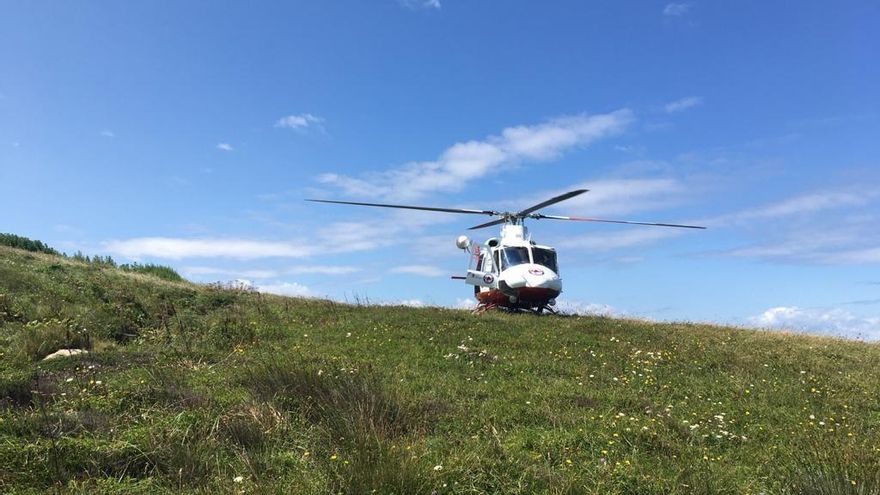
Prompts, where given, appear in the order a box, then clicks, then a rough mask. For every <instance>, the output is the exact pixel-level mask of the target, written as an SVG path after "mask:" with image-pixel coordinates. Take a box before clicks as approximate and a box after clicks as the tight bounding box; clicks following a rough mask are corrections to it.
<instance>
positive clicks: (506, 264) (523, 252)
mask: <svg viewBox="0 0 880 495" xmlns="http://www.w3.org/2000/svg"><path fill="white" fill-rule="evenodd" d="M523 263H529V250H528V248H524V247H508V248H504V249H502V250H501V269H502V270H506V269H508V268H510V267H512V266H516V265H521V264H523Z"/></svg>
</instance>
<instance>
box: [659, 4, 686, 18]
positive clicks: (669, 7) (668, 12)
mask: <svg viewBox="0 0 880 495" xmlns="http://www.w3.org/2000/svg"><path fill="white" fill-rule="evenodd" d="M690 10H691V4H689V3H667V4H666V6H665V7H663V15H665V16H669V17H681V16H683V15H685V14H687V13H688V12H689V11H690Z"/></svg>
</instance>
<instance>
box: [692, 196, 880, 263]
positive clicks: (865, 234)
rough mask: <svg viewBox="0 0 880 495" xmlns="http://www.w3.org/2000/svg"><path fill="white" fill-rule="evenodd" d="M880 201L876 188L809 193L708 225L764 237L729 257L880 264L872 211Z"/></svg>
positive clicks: (879, 241) (879, 244)
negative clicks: (871, 208)
mask: <svg viewBox="0 0 880 495" xmlns="http://www.w3.org/2000/svg"><path fill="white" fill-rule="evenodd" d="M878 197H880V191H874V190H870V189H861V190H856V189H849V190H838V191H825V192H820V193H811V194H804V195H800V196H795V197H792V198H789V199H786V200H783V201H779V202H776V203H772V204H769V205H766V206H764V207H759V208H750V209H746V210H742V211H739V212H734V213H730V214H727V215H721V216H718V217H715V218H712V219H707V220H706V223H707V224H708V225H709V226H712V227H715V226H718V227H748V228H750V229H752V230H754V231H755V232H756V233H757V235H759V236H760V240H759V241H758V242H756V243H755V244H752V245H745V246H742V247H738V248H734V249H730V250H728V251H726V252H725V253H723V254H727V255H730V256H737V257H753V258H761V259H764V260H767V261H779V262H788V263H792V262H794V263H811V264H831V265H840V264H871V263H880V233H878V231H877V229H876V228H874V226H875V225H876V223H877V221H878V217H877V215H876V214H875V213H871V212H869V211H866V206H867V205H870V204H871V203H872V201H875V200H876V198H878Z"/></svg>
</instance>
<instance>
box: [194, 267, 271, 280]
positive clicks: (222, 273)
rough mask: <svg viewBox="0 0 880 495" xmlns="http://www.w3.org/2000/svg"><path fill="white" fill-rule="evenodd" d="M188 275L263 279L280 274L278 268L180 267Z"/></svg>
mask: <svg viewBox="0 0 880 495" xmlns="http://www.w3.org/2000/svg"><path fill="white" fill-rule="evenodd" d="M180 271H181V272H183V274H184V275H186V276H187V277H192V276H202V277H203V276H218V277H229V278H232V279H257V280H263V279H268V278H275V277H277V276H278V272H277V271H276V270H229V269H225V268H217V267H212V266H185V267H183V268H181V269H180Z"/></svg>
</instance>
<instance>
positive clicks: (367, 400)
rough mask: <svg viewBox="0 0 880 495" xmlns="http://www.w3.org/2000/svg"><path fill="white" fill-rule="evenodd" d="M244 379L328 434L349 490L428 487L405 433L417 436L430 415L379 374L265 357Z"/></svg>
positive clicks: (324, 452) (330, 457)
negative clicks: (423, 412)
mask: <svg viewBox="0 0 880 495" xmlns="http://www.w3.org/2000/svg"><path fill="white" fill-rule="evenodd" d="M242 382H243V384H245V386H247V387H248V388H250V389H251V390H252V392H253V393H254V395H255V396H256V397H257V398H259V399H263V400H269V401H272V402H274V403H276V404H277V405H278V406H279V407H280V408H282V409H283V410H285V411H287V412H288V413H292V414H297V415H300V416H301V417H303V418H305V419H306V420H307V421H308V422H310V423H311V424H313V425H315V426H317V427H318V428H319V429H320V430H321V431H322V433H323V435H322V437H323V440H322V444H321V445H318V446H316V447H317V449H318V452H319V454H318V455H319V456H320V457H321V459H322V461H323V462H324V463H325V464H326V465H327V468H328V469H329V470H330V471H331V472H332V473H333V474H334V478H335V479H334V483H335V485H336V486H335V488H336V490H338V491H341V492H344V493H357V492H362V493H370V492H371V490H378V491H380V492H383V493H386V492H387V493H425V492H426V490H427V492H430V488H429V487H428V485H427V481H426V479H425V477H424V476H423V475H421V474H420V473H424V472H425V470H424V467H423V466H420V464H419V463H418V462H417V461H416V460H415V459H413V458H412V456H411V455H409V454H407V451H406V449H405V448H403V445H405V444H407V441H406V440H407V438H406V437H407V436H419V435H420V430H421V427H422V426H423V423H424V418H423V417H422V416H421V415H420V414H419V409H418V408H416V407H413V406H412V405H411V404H408V403H407V402H405V401H404V400H403V398H402V397H401V396H400V395H399V394H398V393H397V392H396V391H394V390H393V389H391V388H390V387H388V386H386V385H385V384H384V383H383V382H382V381H381V380H380V379H379V378H378V377H377V376H376V375H375V374H373V373H371V372H369V371H367V372H364V371H359V370H357V369H356V368H349V369H346V370H340V369H338V368H334V367H333V365H331V364H329V363H302V362H299V361H296V360H293V359H284V360H281V361H268V360H267V361H264V362H261V363H259V364H258V365H257V366H254V367H251V368H249V369H248V370H247V371H246V372H245V373H244V375H243V376H242Z"/></svg>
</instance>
